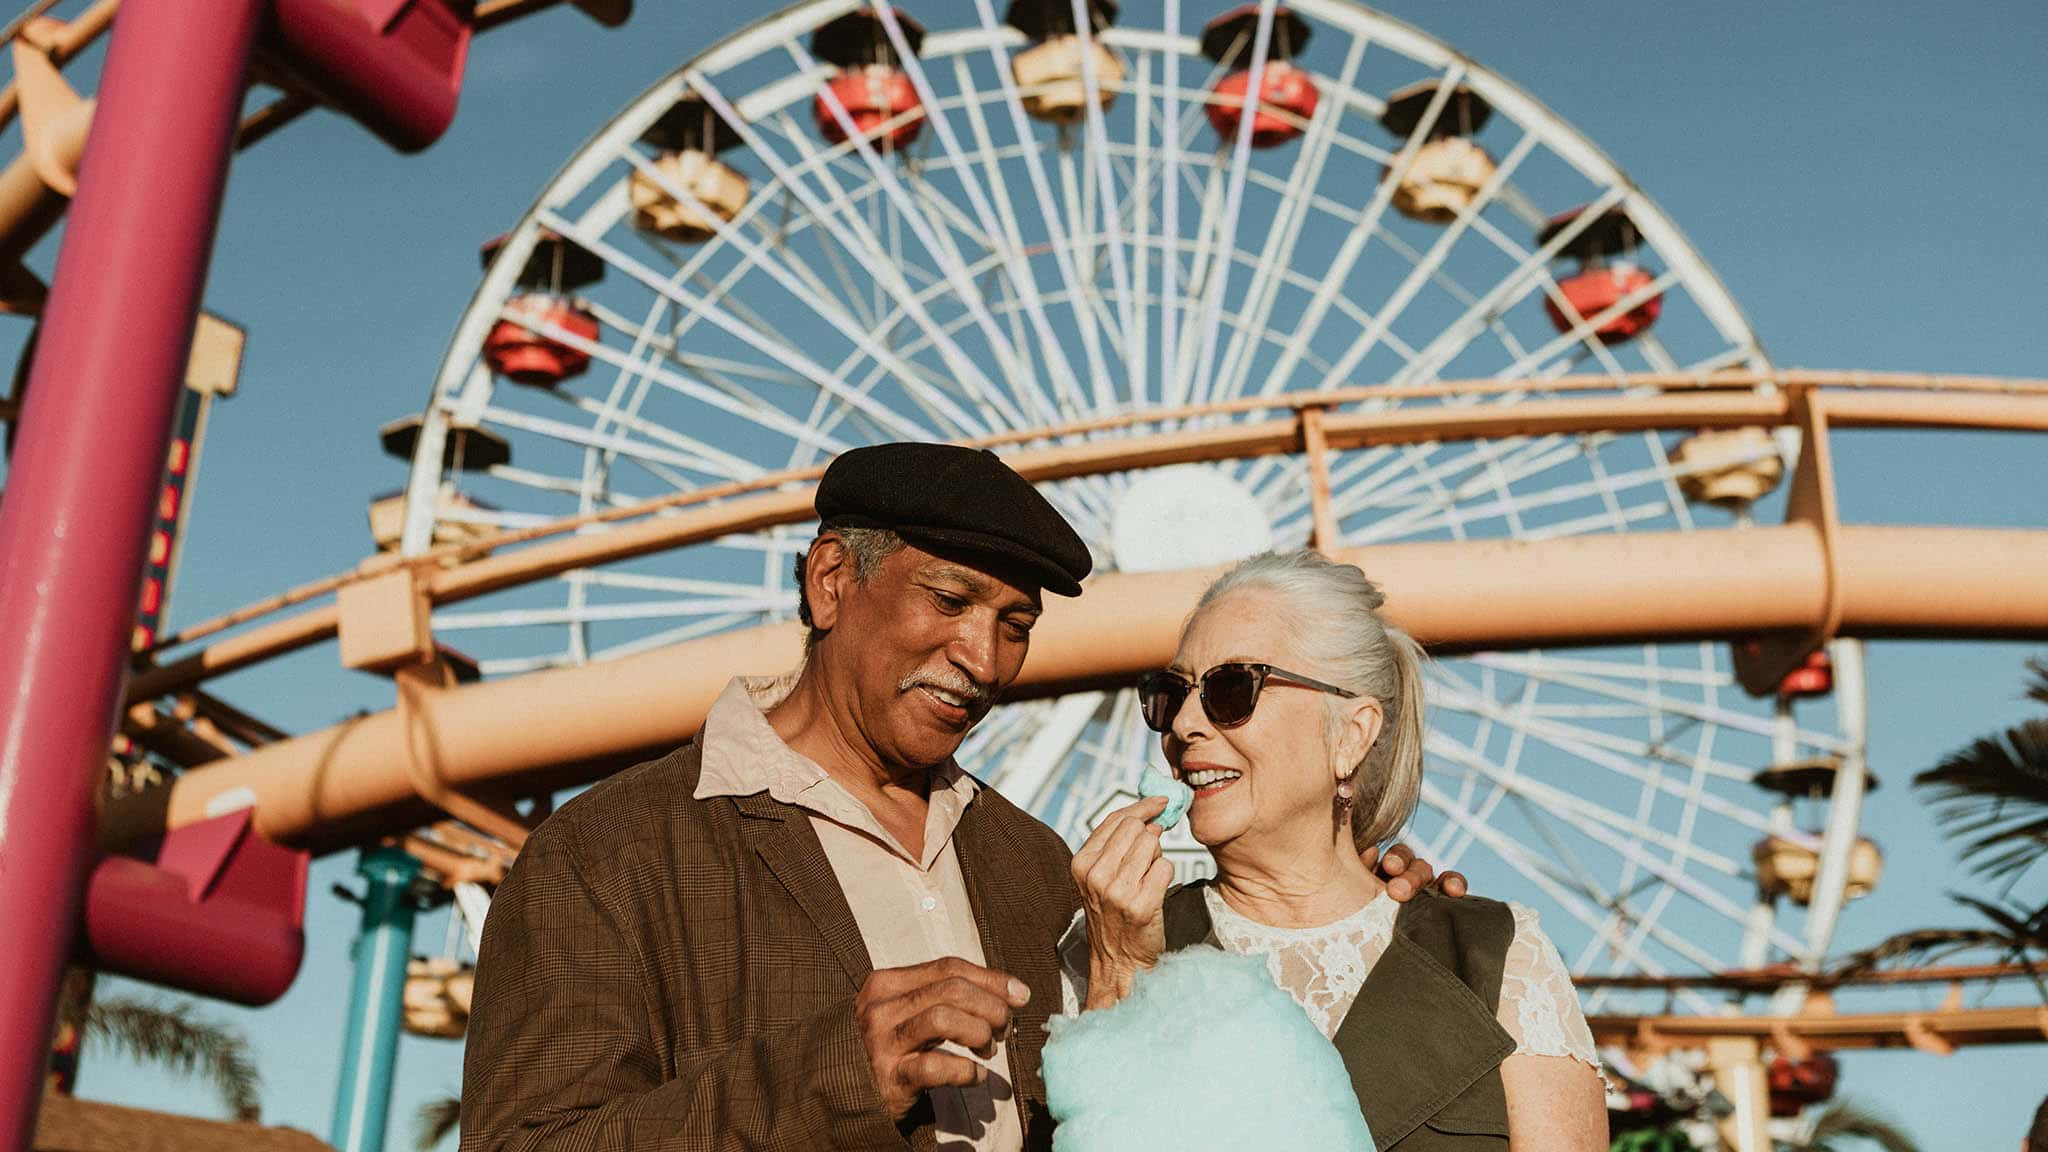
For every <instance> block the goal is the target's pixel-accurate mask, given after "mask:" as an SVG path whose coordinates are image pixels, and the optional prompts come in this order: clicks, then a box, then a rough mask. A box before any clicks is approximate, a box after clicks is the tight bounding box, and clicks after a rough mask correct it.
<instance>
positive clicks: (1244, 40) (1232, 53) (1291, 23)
mask: <svg viewBox="0 0 2048 1152" xmlns="http://www.w3.org/2000/svg"><path fill="white" fill-rule="evenodd" d="M1258 30H1259V6H1258V5H1256V4H1245V5H1242V6H1240V7H1237V8H1234V9H1232V10H1231V11H1229V12H1226V13H1224V14H1223V15H1221V16H1218V17H1217V18H1215V19H1214V20H1211V21H1209V23H1208V25H1207V26H1205V27H1204V28H1203V29H1202V55H1204V56H1207V57H1208V58H1209V59H1211V60H1214V61H1216V62H1217V63H1218V64H1221V65H1223V66H1225V67H1228V68H1232V69H1234V71H1232V72H1231V73H1230V74H1229V75H1227V76H1225V77H1224V78H1223V79H1221V80H1218V81H1217V82H1216V87H1215V88H1214V89H1213V90H1212V92H1211V95H1210V99H1209V123H1210V125H1211V126H1212V127H1214V128H1215V129H1216V134H1217V135H1218V136H1220V137H1222V138H1223V139H1224V140H1225V141H1226V142H1227V141H1232V140H1235V139H1237V129H1238V125H1239V124H1240V123H1242V122H1243V120H1244V107H1245V103H1246V99H1245V97H1246V93H1247V92H1248V91H1249V90H1250V88H1251V82H1252V73H1251V66H1252V55H1253V52H1252V49H1253V47H1254V46H1255V44H1256V37H1257V35H1258ZM1308 33H1309V27H1308V21H1306V20H1303V19H1302V18H1301V17H1299V16H1297V15H1295V14H1294V13H1293V12H1292V11H1290V10H1288V9H1286V8H1275V9H1274V10H1273V31H1272V35H1271V37H1270V38H1269V39H1268V40H1267V42H1266V66H1265V68H1264V69H1263V70H1262V72H1261V73H1260V76H1259V92H1258V102H1259V108H1258V111H1257V113H1256V114H1255V115H1254V116H1253V117H1252V138H1251V143H1252V147H1254V148H1275V147H1278V146H1280V145H1282V144H1285V143H1287V142H1288V141H1290V140H1292V139H1294V138H1295V137H1297V136H1300V135H1301V133H1302V131H1303V130H1304V129H1306V128H1307V127H1308V122H1309V120H1310V118H1311V117H1313V116H1314V115H1315V114H1316V103H1317V101H1318V100H1320V99H1321V95H1322V94H1321V93H1320V92H1319V91H1317V89H1316V82H1315V80H1314V78H1312V77H1311V76H1309V74H1308V73H1307V72H1304V71H1303V70H1301V69H1300V68H1297V67H1295V66H1294V58H1295V56H1297V55H1299V54H1300V52H1301V51H1302V49H1304V48H1306V47H1307V46H1308Z"/></svg>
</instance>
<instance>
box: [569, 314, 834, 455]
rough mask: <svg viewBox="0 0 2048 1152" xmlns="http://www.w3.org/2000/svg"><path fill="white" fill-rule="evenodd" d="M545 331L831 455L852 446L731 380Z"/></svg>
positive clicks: (617, 365) (623, 368)
mask: <svg viewBox="0 0 2048 1152" xmlns="http://www.w3.org/2000/svg"><path fill="white" fill-rule="evenodd" d="M543 331H544V332H546V334H548V335H549V337H550V339H556V340H559V341H560V342H561V343H562V344H563V345H564V346H565V347H570V348H574V349H576V350H578V351H581V352H584V353H585V354H587V355H589V356H590V357H591V358H592V359H594V360H596V361H599V362H601V363H604V364H608V365H610V366H612V367H614V368H618V369H620V370H621V371H624V372H634V373H641V374H644V375H645V376H646V377H647V378H648V379H650V380H652V381H654V382H655V383H656V384H659V385H661V386H662V387H664V388H667V389H669V390H671V391H674V392H676V393H677V394H679V395H681V396H684V397H686V398H688V399H690V400H694V401H696V402H698V403H701V404H705V405H708V406H710V407H713V408H717V409H719V410H721V411H724V412H727V413H729V414H731V415H735V416H738V417H741V418H742V419H746V420H750V421H752V422H754V423H757V424H760V425H761V426H763V427H766V428H770V429H773V430H775V431H779V432H781V433H783V434H784V435H786V436H789V437H790V438H791V439H792V440H795V441H797V442H799V443H804V444H809V445H811V446H813V447H815V448H817V449H819V450H821V451H823V452H825V453H826V454H828V455H836V454H838V453H840V452H843V451H845V450H846V448H847V447H848V446H847V445H844V444H841V443H839V442H837V441H834V440H831V439H829V438H826V437H823V436H820V435H819V434H818V433H817V432H816V431H814V430H813V429H811V428H809V427H807V426H806V425H804V424H802V423H799V422H797V421H796V420H794V419H792V418H791V417H790V416H789V414H788V413H786V412H784V411H783V410H782V409H780V408H777V407H775V406H774V405H772V404H769V403H768V402H767V401H765V400H762V399H761V398H760V397H759V396H756V395H755V394H754V393H753V392H751V391H749V390H747V389H743V388H739V387H738V386H736V385H732V384H730V383H728V384H726V385H725V386H724V387H720V388H713V387H707V386H706V385H705V384H703V383H701V382H699V381H697V380H693V379H691V378H689V377H686V376H682V375H680V374H678V373H675V372H670V371H667V370H665V369H663V368H662V367H661V366H660V364H659V363H658V362H656V361H654V360H652V359H649V360H646V361H639V362H636V361H634V360H632V359H631V358H629V357H628V356H627V355H626V354H625V353H622V352H620V351H618V350H617V349H614V348H610V347H607V346H606V345H604V344H602V343H599V342H596V341H591V340H586V339H584V338H583V337H581V336H578V335H576V334H575V333H571V332H568V331H567V330H565V329H562V328H559V327H552V326H543Z"/></svg>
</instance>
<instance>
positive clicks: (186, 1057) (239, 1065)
mask: <svg viewBox="0 0 2048 1152" xmlns="http://www.w3.org/2000/svg"><path fill="white" fill-rule="evenodd" d="M75 1012H76V1015H75V1016H74V1017H73V1019H71V1020H70V1021H69V1023H70V1024H71V1025H72V1027H74V1028H75V1029H77V1031H78V1034H79V1036H80V1037H81V1039H87V1040H93V1041H98V1042H103V1043H106V1044H109V1045H112V1046H113V1047H114V1048H115V1049H117V1050H119V1051H122V1052H126V1053H127V1054H128V1055H129V1056H131V1057H133V1058H134V1059H136V1060H142V1061H149V1062H152V1063H157V1064H162V1065H165V1066H166V1067H168V1068H170V1069H171V1071H173V1072H177V1073H180V1074H182V1075H188V1076H193V1075H196V1076H202V1077H204V1078H206V1079H207V1080H210V1081H212V1082H213V1087H214V1090H215V1091H217V1092H219V1093H220V1098H221V1101H222V1102H223V1103H225V1104H226V1105H227V1106H228V1111H229V1113H230V1114H232V1115H233V1116H234V1118H235V1119H236V1120H237V1121H240V1122H242V1123H252V1122H254V1121H255V1120H256V1119H258V1117H259V1116H260V1115H261V1111H262V1109H261V1105H260V1104H259V1103H258V1100H257V1096H258V1092H259V1090H260V1087H261V1081H262V1078H261V1077H260V1076H259V1075H258V1073H257V1071H256V1061H255V1058H254V1057H253V1056H251V1055H250V1052H249V1043H248V1041H247V1040H244V1039H243V1038H242V1037H241V1036H240V1035H239V1034H237V1033H236V1032H235V1031H233V1030H232V1029H229V1028H227V1027H224V1026H222V1025H219V1024H215V1023H212V1022H210V1021H206V1020H202V1019H199V1018H197V1017H195V1016H194V1015H193V1005H192V1004H191V1002H189V1001H186V1002H183V1003H177V1004H168V1005H166V1004H157V1003H151V1002H149V1001H146V1000H135V999H129V998H127V997H109V998H107V999H104V1000H96V1001H89V1002H84V1003H81V1004H79V1005H78V1007H77V1008H76V1009H75Z"/></svg>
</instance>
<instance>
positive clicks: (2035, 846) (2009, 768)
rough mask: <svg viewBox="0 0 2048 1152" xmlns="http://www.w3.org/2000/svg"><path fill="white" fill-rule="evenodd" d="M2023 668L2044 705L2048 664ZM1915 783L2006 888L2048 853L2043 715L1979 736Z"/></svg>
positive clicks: (2047, 723)
mask: <svg viewBox="0 0 2048 1152" xmlns="http://www.w3.org/2000/svg"><path fill="white" fill-rule="evenodd" d="M2027 670H2028V672H2030V673H2031V674H2032V677H2033V681H2032V683H2030V684H2028V685H2027V696H2028V697H2029V698H2031V699H2032V700H2034V701H2036V702H2037V703H2040V704H2048V664H2044V663H2043V662H2041V661H2040V660H2029V661H2027ZM1913 783H1914V785H1916V786H1917V787H1921V788H1925V789H1928V790H1929V791H1931V792H1933V793H1934V804H1935V814H1936V817H1937V818H1938V819H1940V821H1941V822H1942V823H1943V824H1944V825H1946V826H1947V827H1948V828H1949V830H1950V831H1951V832H1954V833H1955V834H1957V835H1959V836H1964V837H1970V839H1968V840H1967V841H1966V842H1965V843H1964V844H1963V859H1964V860H1966V861H1974V863H1973V867H1974V868H1975V870H1976V872H1977V873H1978V874H1979V875H1981V876H1983V877H1985V878H1986V879H1988V880H1994V881H2003V888H2002V892H2003V893H2004V894H2006V895H2008V896H2010V895H2011V892H2012V887H2013V885H2014V884H2015V883H2017V882H2018V881H2019V879H2020V878H2021V877H2022V876H2024V875H2026V873H2027V871H2028V870H2029V869H2031V868H2033V866H2034V865H2036V864H2039V863H2040V862H2041V861H2042V859H2043V858H2044V857H2048V717H2042V718H2038V719H2033V720H2027V721H2023V722H2022V723H2020V724H2018V725H2016V726H2014V727H2011V728H2008V729H2006V730H2005V731H2004V732H2000V733H1995V734H1993V735H1990V736H1985V737H1983V738H1981V739H1979V740H1976V741H1974V742H1972V743H1971V744H1970V746H1969V747H1967V748H1964V749H1961V750H1960V751H1957V752H1954V753H1951V754H1950V755H1949V757H1948V759H1946V760H1943V761H1942V762H1941V764H1940V765H1939V766H1938V767H1935V768H1932V769H1929V770H1928V771H1926V772H1922V773H1921V774H1920V775H1918V776H1915V777H1914V778H1913Z"/></svg>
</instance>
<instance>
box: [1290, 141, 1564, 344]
mask: <svg viewBox="0 0 2048 1152" xmlns="http://www.w3.org/2000/svg"><path fill="white" fill-rule="evenodd" d="M1535 147H1536V135H1535V133H1533V132H1529V133H1524V134H1523V135H1522V138H1521V139H1520V140H1517V141H1516V142H1515V146H1514V147H1513V148H1511V149H1509V150H1508V153H1507V155H1506V156H1504V157H1502V158H1501V161H1500V164H1499V166H1498V167H1497V168H1496V169H1495V171H1494V174H1493V175H1492V176H1491V177H1489V178H1488V179H1487V181H1486V183H1485V184H1484V185H1482V186H1481V187H1480V189H1479V191H1478V193H1477V194H1476V195H1475V196H1474V197H1473V198H1472V202H1471V203H1469V204H1467V205H1466V206H1465V207H1463V208H1461V209H1459V211H1458V215H1457V217H1456V218H1455V219H1453V220H1452V221H1451V222H1450V223H1449V224H1448V225H1446V226H1445V227H1444V230H1443V234H1442V235H1440V236H1438V237H1437V239H1436V242H1435V243H1434V244H1431V245H1430V248H1429V251H1428V252H1427V253H1426V254H1424V255H1423V257H1422V258H1421V259H1420V260H1417V261H1416V262H1415V264H1414V267H1412V268H1410V269H1409V271H1408V274H1407V275H1406V276H1405V277H1403V278H1402V280H1401V283H1400V285H1399V286H1398V287H1396V288H1395V289H1394V293H1393V295H1391V296H1389V297H1388V298H1387V302H1386V303H1385V304H1382V305H1381V306H1380V308H1379V311H1378V313H1377V314H1375V315H1374V316H1373V320H1372V324H1371V325H1370V326H1368V327H1367V328H1366V329H1365V330H1364V331H1363V332H1360V333H1359V334H1358V336H1357V337H1356V338H1355V339H1353V340H1352V342H1351V344H1350V346H1349V347H1347V348H1345V349H1344V353H1343V355H1341V356H1339V357H1337V360H1336V364H1335V366H1334V367H1333V368H1332V369H1331V372H1330V376H1329V377H1328V378H1326V379H1327V381H1328V382H1329V383H1331V384H1339V385H1341V382H1342V381H1344V380H1346V379H1348V378H1349V377H1350V375H1351V373H1352V371H1353V370H1355V369H1356V368H1357V367H1358V365H1359V364H1360V363H1361V362H1363V361H1364V359H1365V358H1366V356H1367V355H1369V354H1370V353H1371V352H1372V350H1373V348H1374V347H1376V346H1377V345H1378V344H1379V342H1380V341H1381V340H1382V339H1383V338H1384V337H1385V336H1386V334H1387V332H1388V331H1389V330H1390V329H1392V327H1393V325H1394V322H1395V321H1396V320H1398V319H1400V318H1401V314H1402V313H1403V312H1404V311H1405V310H1406V309H1407V307H1408V305H1409V304H1410V303H1412V302H1413V301H1414V299H1415V297H1416V296H1417V295H1418V294H1420V293H1421V291H1422V288H1423V286H1424V285H1425V284H1427V283H1429V282H1430V281H1431V279H1432V278H1433V277H1435V276H1436V275H1437V273H1438V271H1439V270H1440V269H1441V268H1442V267H1443V264H1444V261H1445V260H1446V259H1447V258H1448V257H1449V256H1450V253H1451V249H1452V248H1453V247H1454V246H1455V245H1456V244H1457V242H1458V241H1459V240H1461V239H1463V238H1464V236H1465V233H1466V231H1467V230H1468V228H1469V227H1470V225H1471V224H1472V222H1473V221H1474V220H1477V219H1478V218H1479V215H1480V213H1481V212H1483V211H1484V210H1485V208H1486V206H1487V205H1488V204H1490V203H1492V202H1493V200H1494V198H1495V197H1496V196H1498V195H1499V194H1500V191H1501V189H1503V188H1505V187H1507V185H1508V180H1509V178H1510V177H1511V176H1513V175H1514V172H1515V170H1516V169H1517V168H1519V167H1521V165H1522V162H1523V161H1524V160H1526V159H1527V158H1528V156H1529V154H1530V153H1531V152H1533V151H1534V150H1535Z"/></svg>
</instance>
